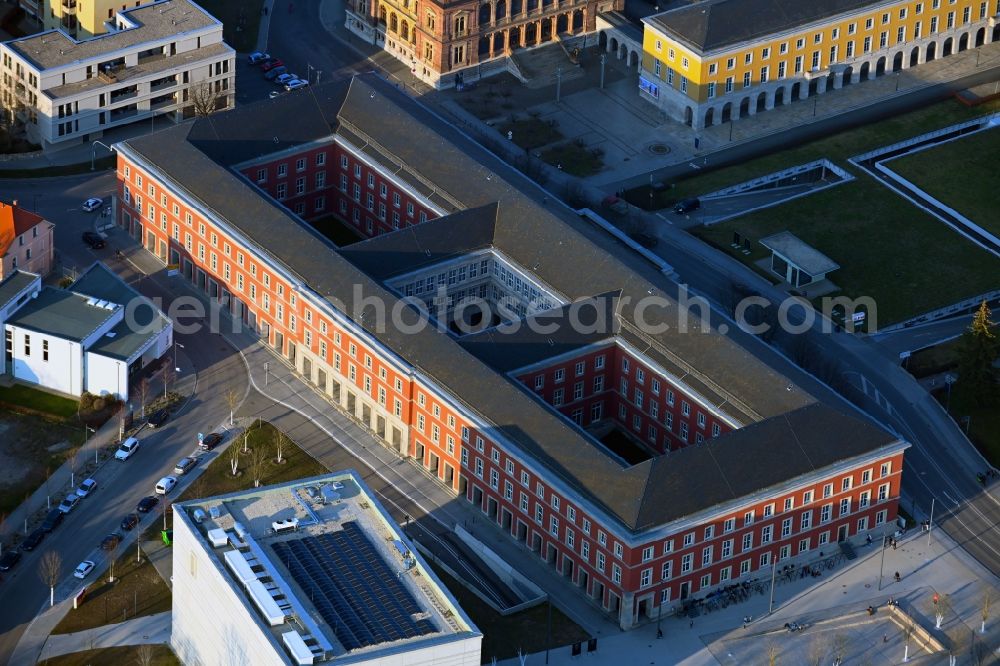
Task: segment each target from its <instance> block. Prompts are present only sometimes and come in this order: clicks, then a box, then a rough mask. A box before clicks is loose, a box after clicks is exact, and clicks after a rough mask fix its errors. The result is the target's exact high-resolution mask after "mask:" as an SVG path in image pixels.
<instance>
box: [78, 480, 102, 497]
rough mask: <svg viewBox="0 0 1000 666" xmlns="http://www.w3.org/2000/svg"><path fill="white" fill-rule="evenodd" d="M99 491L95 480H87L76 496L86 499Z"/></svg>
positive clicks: (81, 485)
mask: <svg viewBox="0 0 1000 666" xmlns="http://www.w3.org/2000/svg"><path fill="white" fill-rule="evenodd" d="M95 490H97V481H94V480H93V479H87V480H85V481H84V482H83V483H81V484H80V487H79V488H77V489H76V494H77V495H79V496H80V497H86V496H87V495H89V494H90V493H92V492H94V491H95Z"/></svg>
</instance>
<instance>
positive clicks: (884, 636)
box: [882, 634, 889, 643]
mask: <svg viewBox="0 0 1000 666" xmlns="http://www.w3.org/2000/svg"><path fill="white" fill-rule="evenodd" d="M882 642H883V643H888V642H889V634H882Z"/></svg>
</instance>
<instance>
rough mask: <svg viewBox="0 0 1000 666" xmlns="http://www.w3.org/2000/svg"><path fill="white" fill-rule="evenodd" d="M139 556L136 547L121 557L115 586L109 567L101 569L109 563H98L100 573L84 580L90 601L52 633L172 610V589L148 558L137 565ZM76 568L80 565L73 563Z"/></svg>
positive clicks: (68, 615) (117, 564) (66, 631)
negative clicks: (111, 579) (110, 576)
mask: <svg viewBox="0 0 1000 666" xmlns="http://www.w3.org/2000/svg"><path fill="white" fill-rule="evenodd" d="M135 556H136V550H135V546H132V547H130V548H127V549H125V550H124V551H123V552H122V553H121V554H120V555H119V556H118V559H117V561H116V564H115V582H114V583H109V582H108V568H107V567H106V566H105V567H103V568H102V567H101V565H102V564H107V561H103V562H97V561H96V560H95V562H97V565H98V567H97V570H98V571H100V574H98V575H94V574H91V575H90V576H89V577H88V578H87V580H85V581H84V584H86V585H87V587H88V592H87V598H86V599H84V601H83V603H82V604H81V605H80V607H79V608H76V609H71V610H70V611H69V613H67V615H66V617H64V618H63V619H62V620H61V621H60V622H59V624H57V625H56V628H55V629H53V630H52V633H54V634H70V633H73V632H76V631H82V630H84V629H93V628H94V627H101V626H104V625H105V624H111V623H115V622H122V621H124V620H129V619H132V618H133V617H141V616H143V615H155V614H157V613H164V612H167V611H169V610H170V602H171V595H170V587H169V586H168V585H167V584H166V583H165V582H164V581H163V579H162V578H160V574H158V573H157V572H156V569H155V568H153V565H152V564H150V563H149V560H148V559H146V557H145V555H144V556H143V558H142V561H141V562H139V563H136V561H135ZM72 566H76V564H75V563H73V564H72ZM73 663H75V662H73Z"/></svg>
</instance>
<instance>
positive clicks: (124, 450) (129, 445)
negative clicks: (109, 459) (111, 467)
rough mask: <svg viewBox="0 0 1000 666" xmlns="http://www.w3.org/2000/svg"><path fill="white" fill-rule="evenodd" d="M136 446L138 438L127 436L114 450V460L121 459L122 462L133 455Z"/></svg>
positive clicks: (137, 446)
mask: <svg viewBox="0 0 1000 666" xmlns="http://www.w3.org/2000/svg"><path fill="white" fill-rule="evenodd" d="M138 448H139V440H137V439H136V438H135V437H129V438H128V439H126V440H125V441H124V442H122V445H121V446H119V447H118V450H117V451H115V460H121V461H122V462H125V461H126V460H128V459H129V458H131V457H132V456H133V455H135V452H136V450H138Z"/></svg>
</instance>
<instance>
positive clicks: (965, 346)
mask: <svg viewBox="0 0 1000 666" xmlns="http://www.w3.org/2000/svg"><path fill="white" fill-rule="evenodd" d="M993 326H994V323H993V322H992V321H990V308H989V306H987V305H986V301H983V302H982V304H981V305H980V306H979V310H977V311H976V314H975V315H973V317H972V325H971V326H969V330H967V331H966V332H965V333H964V334H963V335H962V340H961V343H960V345H959V352H960V357H959V364H958V381H959V384H960V386H961V387H962V388H963V389H964V390H965V391H967V392H968V395H970V396H971V397H972V399H973V400H975V401H976V403H977V404H979V405H988V404H991V403H992V402H993V401H994V400H995V399H996V397H997V381H996V378H997V372H996V368H994V367H993V364H994V363H995V362H996V360H997V357H998V356H1000V340H998V339H997V336H996V333H995V332H994V331H993V330H991V329H992V327H993Z"/></svg>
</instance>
